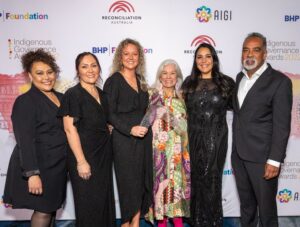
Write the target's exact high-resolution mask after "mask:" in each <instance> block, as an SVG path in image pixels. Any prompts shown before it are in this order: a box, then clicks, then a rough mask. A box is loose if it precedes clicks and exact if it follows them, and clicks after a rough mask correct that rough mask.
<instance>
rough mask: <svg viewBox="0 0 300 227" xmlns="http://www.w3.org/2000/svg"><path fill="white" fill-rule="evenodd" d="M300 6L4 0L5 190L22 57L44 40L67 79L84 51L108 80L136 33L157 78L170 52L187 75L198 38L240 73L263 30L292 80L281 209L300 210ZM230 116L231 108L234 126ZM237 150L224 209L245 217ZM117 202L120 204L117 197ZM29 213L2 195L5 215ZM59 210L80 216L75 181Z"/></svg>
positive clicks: (0, 83)
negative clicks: (246, 50) (245, 49)
mask: <svg viewBox="0 0 300 227" xmlns="http://www.w3.org/2000/svg"><path fill="white" fill-rule="evenodd" d="M299 9H300V2H299V0H285V1H281V0H272V1H267V0H265V1H261V0H253V1H251V2H249V1H234V0H227V1H217V0H209V1H208V0H207V1H192V0H185V1H182V0H164V1H161V0H152V1H147V0H127V1H115V0H84V1H83V0H64V1H59V0H52V1H43V2H41V1H38V0H27V1H18V0H6V1H5V0H2V1H1V2H0V32H1V35H0V50H1V51H0V100H1V102H0V156H1V159H0V195H1V193H2V192H3V187H4V182H5V177H6V170H7V165H8V160H9V157H10V154H11V152H12V149H13V146H14V144H15V141H14V137H13V134H12V128H11V123H10V114H11V107H12V104H13V102H14V100H15V98H16V96H17V95H19V94H21V93H22V92H24V91H25V90H26V88H27V87H28V81H27V80H26V78H24V75H23V74H21V73H22V69H21V65H20V61H19V58H20V56H21V55H22V54H23V53H24V52H26V51H28V50H31V49H35V48H40V47H42V48H46V49H47V50H49V51H51V52H52V53H53V54H55V56H56V57H57V61H58V64H59V65H60V67H61V69H62V72H61V75H60V79H61V81H68V80H72V79H73V78H74V76H75V66H74V61H75V58H76V56H77V54H79V53H80V52H82V51H90V52H94V53H95V54H96V55H97V57H98V58H99V60H100V63H101V66H102V77H103V80H104V81H105V79H106V78H107V76H108V75H109V72H110V66H111V62H112V57H113V54H114V51H115V48H116V46H117V45H118V43H119V42H120V41H121V40H122V39H124V38H127V37H130V38H134V39H136V40H138V41H139V42H140V43H141V44H142V45H143V47H144V48H145V54H146V61H147V78H148V82H149V84H152V83H153V82H154V78H155V73H156V70H157V67H158V65H159V64H160V63H161V61H163V60H164V59H166V58H173V59H175V60H176V61H177V62H178V63H179V65H180V66H181V68H182V71H183V74H184V76H187V75H188V74H189V73H190V70H191V66H192V63H193V51H194V50H195V49H196V46H197V44H199V43H200V42H209V43H211V44H212V45H214V46H215V48H216V50H217V52H218V54H219V58H220V61H221V69H222V71H223V72H224V73H225V74H227V75H230V76H232V77H233V78H235V75H236V74H237V73H238V72H239V71H240V69H241V64H240V56H241V46H242V42H243V39H244V38H245V36H246V35H247V34H248V33H250V32H253V31H256V32H261V33H262V34H264V35H265V36H266V37H267V38H268V52H269V57H268V62H269V63H271V64H272V66H273V67H274V68H276V69H279V70H281V71H282V72H284V73H285V74H286V75H288V76H289V77H290V78H291V79H292V80H293V86H294V107H293V122H292V135H291V138H290V141H289V146H288V155H287V158H286V160H285V164H284V166H283V168H282V173H281V176H280V181H279V189H278V196H277V201H278V207H279V215H282V216H288V215H300V195H299V193H300V184H299V179H300V155H299V152H297V150H298V151H299V146H300V75H299V74H300V53H299V49H300V38H299V37H300V26H299V25H300V19H299V16H300V11H299ZM24 84H25V85H24ZM231 119H232V115H231V113H229V114H228V123H229V125H230V124H231ZM230 135H231V132H230ZM229 140H230V139H229ZM230 142H231V141H229V144H230ZM297 147H298V148H297ZM230 153H231V150H230V147H229V149H228V157H227V161H226V164H225V168H224V177H223V208H224V215H225V216H239V208H238V207H239V201H238V196H237V193H236V188H235V182H234V174H233V171H232V168H231V164H230V160H229V157H230ZM116 206H117V208H118V199H117V196H116ZM29 215H30V213H29V212H27V211H24V210H19V211H16V210H11V209H8V208H6V207H5V205H4V204H3V203H2V201H0V220H11V219H27V218H29ZM117 215H118V216H119V212H118V214H117ZM59 217H60V218H61V219H72V218H74V211H73V202H72V194H71V189H70V187H68V198H67V201H66V205H65V207H64V209H63V210H62V211H61V212H60V214H59Z"/></svg>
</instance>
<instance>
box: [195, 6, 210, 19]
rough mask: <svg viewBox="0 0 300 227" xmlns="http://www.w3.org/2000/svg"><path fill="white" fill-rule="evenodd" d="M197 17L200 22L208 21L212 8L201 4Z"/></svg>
mask: <svg viewBox="0 0 300 227" xmlns="http://www.w3.org/2000/svg"><path fill="white" fill-rule="evenodd" d="M196 17H197V18H198V20H199V21H200V22H208V21H209V19H210V18H211V10H210V8H208V7H206V6H201V7H199V8H198V9H196Z"/></svg>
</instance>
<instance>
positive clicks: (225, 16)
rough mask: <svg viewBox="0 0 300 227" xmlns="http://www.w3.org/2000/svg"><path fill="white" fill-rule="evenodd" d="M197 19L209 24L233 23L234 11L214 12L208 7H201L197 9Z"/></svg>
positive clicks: (217, 10) (218, 10)
mask: <svg viewBox="0 0 300 227" xmlns="http://www.w3.org/2000/svg"><path fill="white" fill-rule="evenodd" d="M195 16H196V19H197V20H198V21H199V22H200V23H207V22H210V21H231V20H232V11H231V10H223V9H222V10H220V9H216V10H212V9H211V8H210V7H207V6H200V7H199V8H197V9H196V14H195Z"/></svg>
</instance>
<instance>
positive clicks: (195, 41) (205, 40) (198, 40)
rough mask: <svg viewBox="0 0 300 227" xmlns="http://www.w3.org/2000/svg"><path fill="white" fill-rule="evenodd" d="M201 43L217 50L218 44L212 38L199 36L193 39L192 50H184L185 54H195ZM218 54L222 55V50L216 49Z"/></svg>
mask: <svg viewBox="0 0 300 227" xmlns="http://www.w3.org/2000/svg"><path fill="white" fill-rule="evenodd" d="M201 43H207V44H210V45H211V46H213V47H214V48H216V42H215V40H214V39H213V38H212V37H210V36H208V35H199V36H197V37H195V38H194V39H192V41H191V44H190V49H186V50H183V52H184V54H194V53H195V50H196V49H197V47H198V46H199V45H200V44H201ZM216 52H217V53H218V54H222V51H221V50H217V49H216Z"/></svg>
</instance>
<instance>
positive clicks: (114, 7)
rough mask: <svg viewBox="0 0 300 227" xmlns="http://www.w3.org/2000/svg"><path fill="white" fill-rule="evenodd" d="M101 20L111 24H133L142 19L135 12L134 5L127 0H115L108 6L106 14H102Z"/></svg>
mask: <svg viewBox="0 0 300 227" xmlns="http://www.w3.org/2000/svg"><path fill="white" fill-rule="evenodd" d="M102 20H104V21H108V22H110V23H111V24H133V23H134V22H136V21H140V20H142V16H140V15H137V14H136V10H135V8H134V6H133V5H132V4H131V3H129V2H128V1H116V2H114V3H113V4H111V5H110V6H109V8H108V14H107V15H103V16H102Z"/></svg>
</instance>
